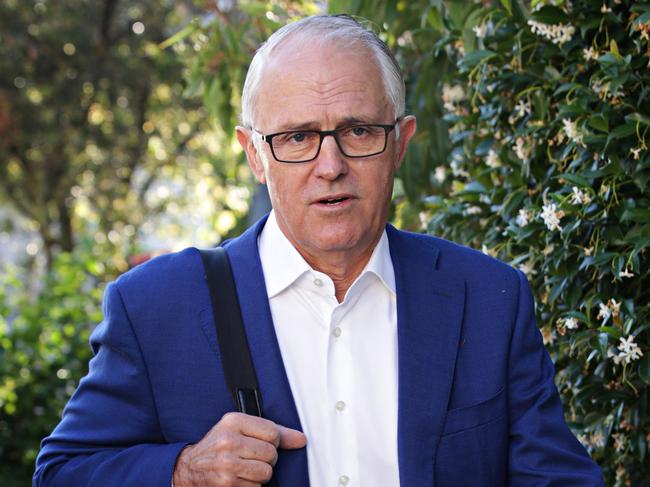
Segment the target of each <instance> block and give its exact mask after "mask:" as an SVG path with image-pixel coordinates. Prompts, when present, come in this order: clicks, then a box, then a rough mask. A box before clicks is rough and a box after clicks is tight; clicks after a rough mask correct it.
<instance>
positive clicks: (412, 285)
mask: <svg viewBox="0 0 650 487" xmlns="http://www.w3.org/2000/svg"><path fill="white" fill-rule="evenodd" d="M265 222H266V217H264V218H262V219H261V220H260V221H259V222H258V223H257V224H255V225H254V226H253V227H251V228H250V229H249V230H247V231H246V232H245V233H244V234H242V235H241V237H239V238H238V239H236V240H234V241H232V242H229V243H227V244H226V245H225V247H226V250H227V251H228V255H229V257H230V259H231V262H232V270H233V277H234V279H235V285H236V288H237V293H238V295H239V300H240V305H241V308H242V319H243V321H244V326H245V328H246V333H247V336H248V341H249V346H250V349H251V354H252V356H253V363H254V365H255V369H256V372H257V376H258V381H259V384H260V389H261V392H262V398H263V409H264V414H265V417H267V418H268V419H270V420H271V421H274V422H276V423H278V424H281V425H284V426H287V427H289V428H295V429H302V428H301V425H300V420H299V417H298V412H297V409H296V406H295V402H294V400H293V396H292V394H291V389H290V387H289V381H288V379H287V375H286V372H285V369H284V365H283V363H282V356H281V354H280V348H279V346H278V341H277V338H276V335H275V329H274V327H273V322H272V320H271V310H270V307H269V302H268V294H267V290H266V287H265V284H264V277H263V273H262V265H261V261H260V257H259V252H258V247H257V239H258V236H259V233H260V232H261V230H262V228H263V227H264V224H265ZM386 231H387V236H388V241H389V246H390V255H391V259H392V262H393V267H394V272H395V285H396V289H397V322H398V331H397V334H398V361H399V365H398V377H399V399H398V404H399V408H398V457H399V468H400V474H399V475H400V483H401V485H403V486H406V485H408V486H409V487H418V486H422V487H424V486H428V487H430V486H431V485H433V484H434V459H435V457H436V451H437V448H438V443H439V440H440V436H441V434H442V429H443V426H444V420H445V415H446V411H447V405H448V402H449V396H450V392H451V385H452V380H453V375H454V365H455V362H456V352H457V349H458V341H459V337H460V331H461V322H462V318H463V307H464V302H465V282H464V281H463V279H462V278H460V277H458V276H457V275H456V274H453V273H451V272H448V271H442V270H440V269H439V266H438V260H439V258H440V256H439V250H438V248H437V247H436V246H435V244H434V243H433V241H432V240H431V239H430V238H428V237H425V236H422V235H415V234H409V233H406V232H401V231H399V230H397V229H395V228H394V227H393V226H391V225H388V226H387V228H386ZM275 477H276V478H277V479H278V481H279V483H280V484H281V485H309V475H308V470H307V455H306V450H305V448H302V449H300V450H294V451H288V450H284V451H282V452H281V454H280V460H279V461H278V464H277V466H276V473H275Z"/></svg>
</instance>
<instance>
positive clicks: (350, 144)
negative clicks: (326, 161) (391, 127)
mask: <svg viewBox="0 0 650 487" xmlns="http://www.w3.org/2000/svg"><path fill="white" fill-rule="evenodd" d="M387 135H388V131H387V130H386V129H385V128H384V127H382V126H373V125H363V126H361V125H359V126H353V127H345V128H342V129H338V130H336V131H334V137H335V138H336V141H337V143H338V146H339V148H340V149H341V152H343V154H344V155H346V156H348V157H364V156H370V155H374V154H377V153H379V152H383V150H384V149H385V146H386V138H387ZM324 137H326V134H324V135H323V136H322V137H321V134H320V132H316V131H313V132H312V131H304V132H285V133H280V134H277V135H275V136H274V137H273V139H272V141H271V147H272V149H273V152H274V155H275V157H276V159H278V160H283V161H304V160H309V159H314V158H315V157H316V156H317V154H318V152H319V150H320V145H321V140H322V139H323V138H324Z"/></svg>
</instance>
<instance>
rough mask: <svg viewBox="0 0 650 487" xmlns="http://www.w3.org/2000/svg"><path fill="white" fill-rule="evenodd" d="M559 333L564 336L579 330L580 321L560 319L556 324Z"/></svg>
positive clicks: (570, 318)
mask: <svg viewBox="0 0 650 487" xmlns="http://www.w3.org/2000/svg"><path fill="white" fill-rule="evenodd" d="M556 327H557V331H558V333H559V334H560V335H562V336H564V335H565V334H566V331H567V330H575V329H576V328H578V320H576V319H575V318H573V317H569V318H558V320H557V322H556Z"/></svg>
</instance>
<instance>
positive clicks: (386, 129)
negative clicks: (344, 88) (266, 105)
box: [251, 117, 403, 164]
mask: <svg viewBox="0 0 650 487" xmlns="http://www.w3.org/2000/svg"><path fill="white" fill-rule="evenodd" d="M402 118H403V117H398V118H396V119H395V123H393V124H392V125H391V124H381V123H359V124H353V125H346V126H345V127H340V128H337V129H334V130H284V131H282V132H275V133H272V134H266V135H265V134H263V133H262V132H260V131H258V130H256V129H255V128H252V127H251V130H252V131H253V132H255V133H256V134H257V135H259V136H260V138H261V139H262V140H263V141H264V142H266V143H267V144H269V147H270V148H271V154H273V157H274V158H275V160H276V161H278V162H282V163H284V164H301V163H303V162H311V161H313V160H315V159H316V158H317V157H318V155H319V154H320V150H321V147H322V146H323V140H325V137H327V136H328V135H331V136H332V137H334V141H335V142H336V146H337V147H338V148H339V150H340V151H341V154H343V155H344V156H345V157H349V158H350V159H363V158H365V157H373V156H377V155H379V154H382V153H383V152H384V151H385V150H386V147H388V134H390V133H391V132H392V131H393V130H395V127H397V125H398V124H399V122H400V121H401V120H402ZM354 127H380V128H382V129H384V147H383V148H382V149H381V150H380V151H377V152H373V153H372V154H365V155H362V156H349V155H347V154H346V153H345V151H344V150H343V147H341V142H339V139H338V134H339V133H340V132H341V131H342V130H347V129H351V128H354ZM303 132H311V133H317V134H318V136H319V137H320V141H319V142H318V150H317V151H316V155H315V156H314V157H312V158H311V159H303V160H300V161H286V160H283V159H278V157H277V156H276V155H275V150H274V149H273V143H272V142H273V137H276V136H278V135H284V134H292V133H296V134H299V133H303Z"/></svg>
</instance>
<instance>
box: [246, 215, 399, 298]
mask: <svg viewBox="0 0 650 487" xmlns="http://www.w3.org/2000/svg"><path fill="white" fill-rule="evenodd" d="M258 246H259V252H260V259H261V261H262V267H263V269H264V281H265V283H266V291H267V294H268V297H269V298H272V297H274V296H276V295H278V294H280V293H281V292H282V291H284V290H285V289H286V288H288V287H289V286H291V285H292V284H293V283H294V282H295V281H296V280H297V279H298V278H299V277H300V276H302V275H303V274H304V273H306V272H310V271H313V269H312V268H311V267H310V266H309V264H308V263H307V262H306V261H305V259H303V257H302V255H300V253H299V252H298V251H297V250H296V248H295V247H294V246H293V245H292V244H291V242H290V241H289V239H287V237H286V236H285V235H284V233H282V230H280V227H279V226H278V221H277V219H276V217H275V212H274V211H271V213H270V215H269V217H268V219H267V221H266V224H265V225H264V228H263V229H262V232H261V233H260V236H259V239H258ZM366 273H372V274H374V275H375V276H377V277H378V278H379V280H380V281H381V283H382V284H383V285H384V286H385V287H386V288H387V289H388V290H390V291H391V292H392V293H393V294H396V290H395V272H394V269H393V262H392V260H391V258H390V249H389V244H388V236H387V235H386V231H385V230H384V231H383V232H382V235H381V238H380V239H379V242H378V243H377V245H376V246H375V249H374V250H373V252H372V255H371V256H370V260H369V261H368V263H367V264H366V267H365V269H364V270H363V271H362V272H361V274H360V275H359V277H358V278H357V280H359V279H360V278H361V277H363V276H364V275H365V274H366Z"/></svg>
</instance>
